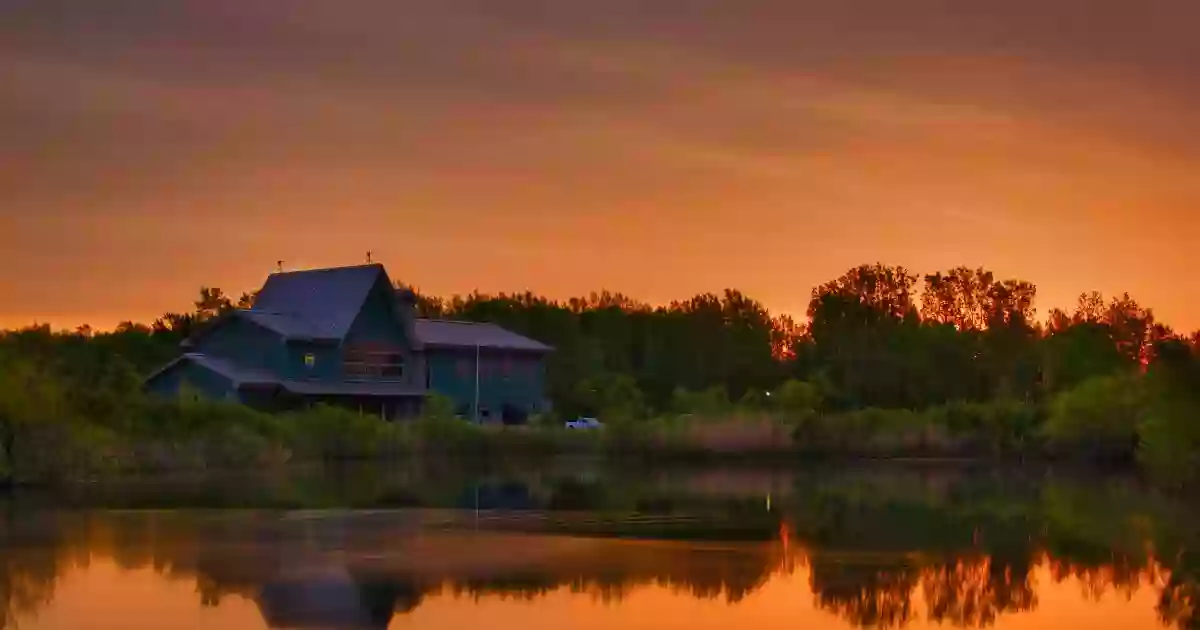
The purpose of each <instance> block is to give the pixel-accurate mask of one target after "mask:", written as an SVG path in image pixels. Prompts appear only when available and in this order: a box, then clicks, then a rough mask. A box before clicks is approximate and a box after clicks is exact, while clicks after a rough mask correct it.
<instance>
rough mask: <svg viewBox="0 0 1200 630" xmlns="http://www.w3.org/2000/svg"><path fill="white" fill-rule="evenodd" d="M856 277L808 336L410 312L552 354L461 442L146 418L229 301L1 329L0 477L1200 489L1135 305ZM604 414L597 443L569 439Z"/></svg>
mask: <svg viewBox="0 0 1200 630" xmlns="http://www.w3.org/2000/svg"><path fill="white" fill-rule="evenodd" d="M922 280H923V284H921V286H920V287H918V284H919V276H917V275H916V274H913V273H910V272H909V271H908V270H907V269H905V268H903V267H897V266H886V265H882V264H872V265H863V266H860V267H856V268H854V269H851V270H849V271H847V272H846V273H845V274H843V275H842V276H840V277H838V278H835V279H833V280H830V281H829V282H826V283H824V284H822V285H820V286H818V287H816V288H814V289H813V290H812V295H811V299H810V301H809V304H808V311H807V313H806V315H807V319H806V321H805V322H804V323H803V324H799V323H796V322H793V321H792V320H791V319H790V318H788V317H787V316H784V315H772V314H770V313H769V312H768V311H767V310H766V309H765V308H764V307H763V306H762V305H761V304H760V303H759V302H757V301H755V300H753V299H751V298H749V297H747V296H745V295H743V294H742V293H740V292H738V291H735V290H726V291H725V292H723V293H722V294H720V295H715V294H704V295H698V296H695V297H693V298H691V299H688V300H686V301H682V302H672V303H671V304H668V305H663V306H650V305H646V304H643V303H640V302H637V301H635V300H631V299H629V298H627V297H625V296H623V295H620V294H610V293H601V294H593V295H591V296H589V297H586V298H577V299H571V300H567V301H555V300H550V299H547V298H544V297H540V296H536V295H532V294H529V293H524V294H516V295H504V294H501V295H492V296H489V295H483V294H478V293H475V294H471V295H469V296H456V297H453V298H451V299H442V298H438V297H434V296H428V295H423V294H420V293H419V292H418V308H419V314H420V315H421V316H424V317H445V318H452V319H462V320H471V321H492V322H496V323H498V324H500V325H502V326H504V327H506V328H508V329H510V330H513V331H515V332H518V333H520V334H523V335H526V336H528V337H531V338H533V339H537V340H538V341H541V342H544V343H547V344H549V345H551V346H554V347H555V349H556V350H555V352H554V353H553V354H552V355H551V356H550V357H548V358H547V364H546V370H547V383H546V388H547V392H546V393H547V396H548V397H549V398H550V399H551V401H552V402H553V408H554V409H555V410H556V415H555V417H546V418H535V419H532V421H531V423H530V424H529V425H528V426H522V427H491V426H476V425H472V424H471V423H468V422H464V421H462V420H458V419H455V418H454V417H453V416H452V415H451V414H450V413H448V411H447V409H446V404H445V401H443V400H440V399H437V398H434V399H431V400H430V401H428V404H427V405H426V406H425V411H424V413H423V415H422V416H421V417H419V418H415V419H413V420H411V421H404V422H397V423H394V424H388V423H384V422H382V421H380V420H378V419H376V418H374V417H364V416H360V415H359V414H357V413H355V412H352V411H346V410H341V409H334V408H327V407H318V408H313V409H307V410H303V411H297V412H293V413H284V414H265V413H260V412H256V411H253V410H250V409H247V408H244V407H240V406H236V405H232V404H228V403H218V402H211V401H201V400H197V399H195V397H193V396H188V395H184V396H181V397H180V398H179V399H178V400H152V399H150V398H147V397H146V396H145V395H144V394H143V393H142V392H141V382H142V378H143V377H144V376H145V375H146V374H148V373H149V372H150V370H152V369H154V368H155V367H157V366H160V365H162V364H163V363H165V362H166V361H168V360H169V359H170V358H172V357H173V356H175V355H176V354H177V353H178V351H179V350H178V348H179V342H180V341H181V340H182V339H184V338H186V337H187V336H188V335H189V334H190V333H191V332H194V331H195V330H196V329H197V326H201V325H203V324H204V323H205V322H206V321H208V320H211V319H212V318H214V317H218V316H220V314H221V313H223V312H226V311H227V310H228V309H231V308H235V306H236V307H243V308H244V307H248V306H251V305H252V304H253V303H254V300H255V296H254V295H253V294H245V295H242V296H241V298H240V299H239V300H238V301H237V303H236V305H235V304H234V303H233V302H232V301H231V300H230V299H228V298H227V297H226V296H225V295H224V293H223V292H222V291H221V290H220V289H214V288H205V289H202V290H201V292H200V297H199V299H198V300H196V302H195V309H194V310H193V311H190V312H184V313H167V314H165V315H164V316H163V317H162V318H159V319H158V320H156V321H155V322H154V323H153V324H152V325H141V324H135V323H131V322H126V323H124V324H121V325H119V326H118V327H116V329H114V330H112V331H105V332H97V331H93V330H91V329H90V328H88V327H86V326H81V327H80V328H78V329H76V330H74V331H64V332H53V331H51V330H50V329H49V328H48V327H44V326H43V327H34V328H29V329H24V330H14V331H6V332H0V479H2V480H5V482H6V483H11V482H14V481H16V482H43V481H53V480H69V479H78V478H86V477H89V476H94V475H104V474H113V473H120V472H130V473H133V472H138V471H156V470H175V469H178V470H191V469H204V468H210V469H211V468H235V467H246V466H264V465H274V464H280V463H284V462H296V461H319V460H337V459H388V458H394V457H409V456H413V455H418V454H419V455H426V456H497V455H504V456H507V455H512V456H526V455H536V454H575V453H579V454H590V455H600V456H605V457H646V458H652V459H653V460H654V461H661V460H665V459H668V458H678V459H696V460H703V459H711V458H723V459H726V460H733V459H745V460H750V461H758V460H761V459H763V458H765V457H771V458H777V459H784V460H788V459H801V458H817V457H854V458H912V457H924V458H961V457H971V458H1034V457H1036V458H1052V459H1069V460H1077V461H1087V462H1097V463H1102V464H1106V465H1114V466H1128V467H1130V468H1136V470H1138V471H1140V472H1142V473H1144V474H1146V475H1147V476H1149V477H1151V478H1152V479H1154V480H1155V481H1157V482H1158V483H1161V484H1164V485H1167V486H1172V487H1186V486H1194V485H1195V484H1196V483H1197V482H1200V332H1197V333H1193V334H1191V335H1185V334H1178V333H1176V332H1175V331H1173V330H1172V329H1171V328H1169V327H1168V326H1166V325H1164V324H1162V323H1160V322H1158V321H1157V320H1156V319H1155V316H1154V313H1153V312H1152V311H1151V310H1150V309H1148V308H1144V307H1142V306H1141V305H1139V304H1138V303H1137V302H1136V301H1134V300H1133V299H1132V298H1130V297H1129V296H1128V295H1122V296H1119V297H1116V298H1112V299H1111V300H1106V299H1104V298H1103V297H1102V296H1101V295H1100V294H1098V293H1084V294H1082V295H1081V296H1080V297H1079V300H1078V303H1077V304H1076V305H1075V307H1074V309H1073V310H1072V311H1071V312H1067V311H1062V310H1058V309H1055V310H1052V311H1051V312H1050V313H1049V314H1048V317H1046V318H1045V320H1044V321H1038V320H1037V318H1036V317H1035V316H1036V311H1035V309H1034V302H1035V298H1036V288H1035V287H1034V286H1033V285H1032V284H1030V283H1028V282H1024V281H1020V280H1011V279H1000V278H997V277H995V276H994V275H993V274H992V273H991V272H989V271H985V270H982V269H976V270H972V269H967V268H961V267H960V268H956V269H951V270H949V271H948V272H939V273H934V274H929V275H925V276H923V278H922ZM580 415H589V416H597V417H599V418H600V419H601V420H602V421H603V422H604V424H605V426H604V428H603V429H601V430H595V431H592V430H581V431H568V430H565V429H564V428H563V427H562V422H563V421H564V420H566V419H570V418H574V417H576V416H580Z"/></svg>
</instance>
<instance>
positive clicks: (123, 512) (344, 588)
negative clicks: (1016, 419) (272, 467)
mask: <svg viewBox="0 0 1200 630" xmlns="http://www.w3.org/2000/svg"><path fill="white" fill-rule="evenodd" d="M1197 514H1198V512H1197V510H1194V509H1192V508H1191V507H1189V506H1187V505H1184V504H1183V503H1181V502H1179V501H1177V500H1172V499H1169V498H1166V497H1163V496H1159V495H1157V494H1155V493H1154V492H1151V491H1149V490H1148V489H1146V488H1144V487H1142V486H1141V485H1139V483H1138V482H1136V481H1135V480H1132V479H1128V478H1121V477H1103V478H1098V477H1096V476H1095V475H1091V476H1085V475H1080V474H1066V473H1063V472H1055V471H1045V470H1039V471H1030V470H1003V471H986V472H981V471H972V470H966V469H962V468H949V467H938V468H929V467H924V468H916V467H912V466H897V465H893V466H887V467H860V468H854V469H848V470H847V469H840V470H837V471H832V470H748V469H744V468H741V469H704V470H674V471H669V472H662V471H658V472H650V471H646V470H631V469H610V468H605V467H602V466H599V465H590V464H581V463H578V462H560V463H557V464H554V465H545V464H543V465H539V466H537V467H529V466H524V467H523V466H510V467H501V468H492V469H487V470H483V469H476V470H468V469H466V468H464V467H462V466H451V465H449V464H444V465H441V466H434V467H418V466H412V467H406V468H398V469H397V468H393V469H375V468H360V469H354V470H337V471H330V470H305V471H289V472H286V473H277V474H271V475H261V476H256V477H253V478H247V477H238V478H209V479H203V480H195V479H187V480H173V479H159V480H155V481H152V482H151V481H142V482H138V483H123V484H120V485H106V486H91V487H85V488H79V489H76V490H73V491H71V492H68V493H57V494H55V495H53V496H46V495H41V494H29V493H21V494H16V495H14V496H9V497H6V498H4V499H3V500H0V571H2V573H0V598H2V599H3V603H4V606H3V608H2V609H0V626H3V627H4V628H22V629H64V630H65V629H72V630H84V629H89V628H131V629H132V628H155V629H158V628H220V629H222V630H242V629H251V628H431V629H451V628H455V629H456V628H479V627H487V628H500V629H503V628H513V629H518V628H519V629H521V630H533V629H539V628H545V629H548V630H549V629H555V630H558V629H561V628H596V629H607V628H656V629H657V628H686V629H688V630H697V629H703V628H756V629H767V630H770V629H776V628H779V629H783V628H788V629H795V628H822V629H823V628H830V629H833V628H852V627H888V628H900V627H904V628H926V627H943V628H945V627H964V628H975V627H996V628H1025V629H1035V628H1037V629H1042V628H1044V629H1051V628H1113V629H1118V628H1120V629H1122V630H1139V629H1150V628H1165V627H1179V628H1193V627H1200V613H1198V612H1197V611H1196V604H1197V601H1198V600H1197V596H1198V594H1200V561H1197V558H1196V552H1195V551H1194V550H1195V549H1197V548H1198V547H1197V544H1198V543H1200V527H1198V526H1197V523H1198V522H1200V521H1197V520H1196V518H1195V517H1196V515H1197Z"/></svg>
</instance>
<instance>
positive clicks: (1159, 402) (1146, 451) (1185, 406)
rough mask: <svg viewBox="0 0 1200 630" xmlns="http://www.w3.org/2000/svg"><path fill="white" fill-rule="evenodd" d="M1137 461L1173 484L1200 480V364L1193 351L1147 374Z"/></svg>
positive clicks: (1160, 365) (1159, 479)
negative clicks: (1193, 356)
mask: <svg viewBox="0 0 1200 630" xmlns="http://www.w3.org/2000/svg"><path fill="white" fill-rule="evenodd" d="M1138 436H1139V438H1140V441H1139V444H1138V451H1137V461H1138V464H1139V465H1141V466H1142V467H1143V468H1144V469H1145V470H1146V471H1147V472H1148V473H1150V475H1151V476H1152V477H1153V478H1154V479H1155V480H1157V481H1159V482H1161V483H1164V484H1168V485H1171V486H1177V487H1178V486H1193V485H1195V484H1197V483H1198V482H1200V365H1197V363H1196V362H1195V359H1194V358H1192V357H1191V355H1190V353H1188V354H1187V355H1185V356H1184V357H1182V359H1179V358H1175V359H1174V360H1172V358H1171V357H1168V358H1166V359H1164V360H1162V361H1161V362H1160V364H1159V365H1157V366H1155V368H1154V370H1153V371H1152V372H1151V374H1150V375H1149V377H1147V396H1146V408H1145V411H1144V413H1143V414H1142V421H1141V423H1140V424H1139V425H1138Z"/></svg>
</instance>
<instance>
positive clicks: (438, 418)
mask: <svg viewBox="0 0 1200 630" xmlns="http://www.w3.org/2000/svg"><path fill="white" fill-rule="evenodd" d="M2 365H3V369H0V483H13V482H16V483H53V482H63V481H71V480H78V479H86V478H91V477H96V476H104V475H119V474H146V473H159V472H165V471H194V470H221V469H238V468H261V467H270V466H282V465H285V464H289V463H297V462H320V461H343V460H382V461H387V460H396V459H402V458H411V457H414V456H429V457H446V458H498V457H500V458H502V457H523V458H528V457H541V456H554V455H574V454H578V455H587V456H600V457H606V458H636V459H641V460H648V461H651V462H662V461H669V460H676V461H678V460H683V461H697V462H704V461H714V460H719V461H724V462H734V461H749V462H761V461H765V460H772V461H776V462H778V461H796V460H802V459H814V458H938V459H945V458H976V459H981V458H993V459H999V458H1005V459H1007V458H1012V459H1029V458H1047V459H1071V460H1082V461H1087V462H1099V463H1102V464H1105V465H1120V466H1129V467H1133V466H1138V467H1140V469H1141V470H1143V471H1145V472H1146V473H1148V474H1149V475H1151V476H1152V477H1153V478H1154V479H1155V480H1157V481H1159V482H1160V483H1162V484H1165V485H1171V486H1184V485H1189V484H1194V483H1195V481H1196V480H1197V479H1198V478H1200V474H1198V473H1200V423H1197V422H1195V418H1196V417H1197V415H1198V413H1197V412H1200V388H1197V387H1195V386H1194V384H1196V383H1200V374H1198V373H1200V368H1196V367H1195V363H1194V362H1191V361H1190V360H1189V361H1181V362H1179V363H1177V364H1173V363H1172V362H1171V359H1170V357H1169V356H1166V357H1165V358H1163V359H1162V360H1161V361H1160V362H1159V364H1157V365H1156V366H1154V367H1153V368H1152V369H1151V370H1149V371H1148V372H1146V373H1127V374H1116V375H1113V376H1105V377H1099V378H1094V379H1089V380H1086V381H1084V382H1082V383H1081V384H1079V385H1078V386H1076V387H1074V388H1070V389H1066V390H1064V391H1062V392H1059V393H1057V394H1055V395H1054V396H1052V397H1049V398H1048V399H1045V400H1041V401H1036V402H1034V401H1024V400H1008V399H999V400H994V401H991V402H954V403H948V404H941V405H933V406H927V407H923V408H918V409H902V408H900V409H898V408H889V409H882V408H865V409H850V410H844V411H839V410H838V409H836V407H835V406H834V405H832V404H828V403H827V402H826V400H825V392H824V390H823V388H822V387H821V386H819V385H816V384H812V383H807V382H802V381H788V382H786V383H784V384H782V385H781V386H780V387H778V388H776V389H775V390H774V391H773V392H772V395H771V396H766V395H765V393H764V394H763V395H762V396H748V397H746V398H744V399H743V400H741V401H739V402H738V403H736V404H735V403H732V402H730V401H729V400H728V398H727V397H726V396H725V394H724V392H723V390H716V389H714V390H708V391H704V392H688V391H685V390H677V391H676V393H675V395H674V397H673V400H672V402H671V404H670V406H669V408H668V409H665V410H660V411H649V410H648V409H647V408H646V407H645V406H640V405H629V404H627V403H628V400H627V398H626V397H622V396H617V395H615V394H614V395H611V396H607V397H606V398H604V399H602V400H601V401H600V402H604V403H605V404H603V405H598V409H599V415H600V417H601V418H602V419H603V420H604V421H605V427H604V428H603V429H602V430H585V431H574V430H568V429H565V428H563V426H562V422H561V419H557V418H549V417H548V418H543V419H535V420H534V421H533V422H532V423H531V424H530V425H528V426H520V427H505V426H480V425H475V424H472V423H470V422H466V421H463V420H460V419H457V418H455V417H453V414H452V413H451V412H450V409H451V408H452V406H451V405H450V404H449V403H448V402H447V401H444V400H441V399H438V398H433V399H431V400H430V401H429V402H428V404H427V405H426V406H425V412H424V415H422V416H421V417H419V418H415V419H412V420H410V421H403V422H395V423H389V422H384V421H381V420H380V419H378V418H377V417H375V416H373V415H365V416H364V415H360V414H359V413H358V412H356V411H351V410H346V409H340V408H334V407H315V408H312V409H305V410H301V411H295V412H290V413H281V414H271V413H265V412H259V411H255V410H252V409H249V408H246V407H244V406H241V405H238V404H234V403H229V402H219V401H207V400H201V399H198V398H197V397H195V396H190V395H183V396H180V397H179V398H177V399H172V400H162V399H155V398H151V397H148V396H146V395H145V394H143V393H142V392H141V391H140V389H139V382H140V381H139V379H138V377H137V375H136V374H135V373H132V372H128V373H127V372H122V371H117V370H111V369H110V370H105V371H101V372H99V374H100V375H101V376H102V378H100V377H97V378H93V379H90V380H88V381H86V382H88V383H89V384H90V385H89V386H86V387H83V386H79V385H78V384H77V383H79V382H82V381H80V380H79V379H71V378H65V377H62V376H61V373H62V369H61V368H59V367H56V366H55V365H53V364H46V363H38V362H34V361H29V360H23V359H21V358H19V357H17V358H11V357H10V359H9V360H8V361H6V362H4V363H3V364H2ZM72 383H74V384H73V385H72Z"/></svg>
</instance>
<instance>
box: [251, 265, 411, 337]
mask: <svg viewBox="0 0 1200 630" xmlns="http://www.w3.org/2000/svg"><path fill="white" fill-rule="evenodd" d="M381 279H383V280H384V281H386V282H387V284H388V286H389V287H391V281H390V280H389V279H388V277H387V271H385V270H384V268H383V265H381V264H379V263H370V264H366V265H355V266H350V267H329V268H324V269H304V270H297V271H284V272H277V273H273V274H271V275H270V276H268V277H267V282H266V283H265V284H264V285H263V287H262V289H261V290H260V291H259V293H258V297H257V298H256V299H255V302H254V308H252V309H250V311H249V312H250V313H251V314H261V315H268V316H287V317H293V318H295V319H297V320H300V321H302V322H303V327H304V328H305V329H306V331H307V332H308V333H309V334H310V335H311V336H312V337H313V338H316V339H341V338H343V337H345V336H346V333H348V332H349V331H350V326H351V324H353V323H354V318H355V317H357V316H358V312H359V310H361V309H362V305H363V303H364V302H365V301H366V299H367V295H368V294H370V292H371V289H372V288H374V287H375V285H376V284H377V283H378V282H379V281H380V280H381Z"/></svg>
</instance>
